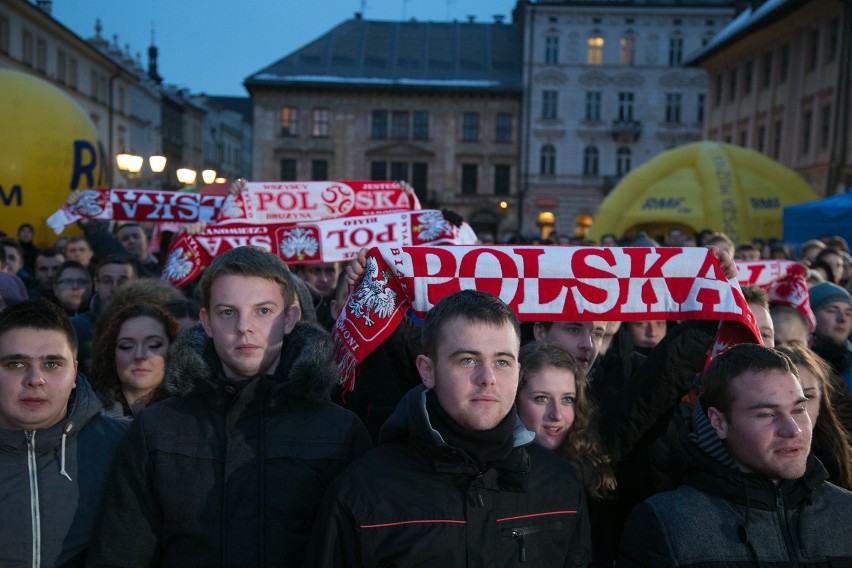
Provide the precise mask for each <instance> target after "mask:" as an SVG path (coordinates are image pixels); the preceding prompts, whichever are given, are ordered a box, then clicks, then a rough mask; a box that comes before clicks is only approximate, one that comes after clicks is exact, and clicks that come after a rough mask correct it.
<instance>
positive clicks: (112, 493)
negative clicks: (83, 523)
mask: <svg viewBox="0 0 852 568" xmlns="http://www.w3.org/2000/svg"><path fill="white" fill-rule="evenodd" d="M161 526H162V517H161V515H160V508H159V505H158V503H157V498H156V495H155V494H154V491H153V467H152V464H151V461H150V459H149V453H148V447H147V444H146V440H145V433H144V417H139V418H137V419H136V420H135V421H134V422H133V424H132V425H131V426H130V429H129V430H128V431H127V435H125V436H124V438H123V439H122V440H121V443H120V444H119V446H118V450H117V451H116V454H115V461H114V462H113V466H112V470H111V471H110V474H109V477H108V478H107V483H106V486H105V488H104V495H103V500H102V502H101V510H100V515H99V518H98V520H97V522H96V524H95V531H94V536H93V539H92V544H91V546H90V547H89V554H88V558H87V561H86V565H87V566H156V565H157V537H158V535H159V534H160V528H161Z"/></svg>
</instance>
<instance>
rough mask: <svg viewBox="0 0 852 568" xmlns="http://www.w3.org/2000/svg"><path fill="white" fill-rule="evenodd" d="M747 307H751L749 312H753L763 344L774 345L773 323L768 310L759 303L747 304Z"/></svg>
mask: <svg viewBox="0 0 852 568" xmlns="http://www.w3.org/2000/svg"><path fill="white" fill-rule="evenodd" d="M748 307H749V308H751V313H753V314H754V319H755V321H756V322H757V329H758V330H760V337H761V338H762V339H763V344H764V345H765V346H767V347H775V324H774V323H772V316H770V315H769V310H767V309H766V308H764V307H763V306H761V305H760V304H749V305H748Z"/></svg>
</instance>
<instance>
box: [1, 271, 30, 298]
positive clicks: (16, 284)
mask: <svg viewBox="0 0 852 568" xmlns="http://www.w3.org/2000/svg"><path fill="white" fill-rule="evenodd" d="M0 298H2V299H3V301H4V302H5V303H6V305H7V306H14V305H15V304H17V303H18V302H23V301H24V300H26V299H27V289H26V287H25V286H24V283H23V282H22V281H21V279H20V278H18V277H17V276H15V275H14V274H8V273H6V272H0Z"/></svg>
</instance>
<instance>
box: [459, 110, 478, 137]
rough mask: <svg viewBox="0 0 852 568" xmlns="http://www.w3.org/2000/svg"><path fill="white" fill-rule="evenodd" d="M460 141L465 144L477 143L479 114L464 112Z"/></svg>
mask: <svg viewBox="0 0 852 568" xmlns="http://www.w3.org/2000/svg"><path fill="white" fill-rule="evenodd" d="M462 140H464V141H465V142H478V141H479V113H478V112H466V113H464V115H463V116H462Z"/></svg>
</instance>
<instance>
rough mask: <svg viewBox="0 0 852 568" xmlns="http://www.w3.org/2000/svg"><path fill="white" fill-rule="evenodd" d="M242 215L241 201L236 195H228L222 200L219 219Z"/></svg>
mask: <svg viewBox="0 0 852 568" xmlns="http://www.w3.org/2000/svg"><path fill="white" fill-rule="evenodd" d="M242 216H243V202H242V200H241V199H240V198H239V197H237V196H236V195H229V196H228V197H226V198H225V201H224V202H222V209H221V210H220V212H219V218H220V219H235V218H237V217H242Z"/></svg>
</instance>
